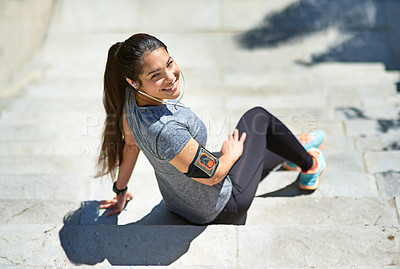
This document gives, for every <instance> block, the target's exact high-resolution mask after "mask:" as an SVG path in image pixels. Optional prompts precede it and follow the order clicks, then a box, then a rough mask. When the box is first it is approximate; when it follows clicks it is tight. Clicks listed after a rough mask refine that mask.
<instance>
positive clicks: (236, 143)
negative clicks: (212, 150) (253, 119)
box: [221, 129, 246, 161]
mask: <svg viewBox="0 0 400 269" xmlns="http://www.w3.org/2000/svg"><path fill="white" fill-rule="evenodd" d="M245 140H246V133H242V135H241V137H240V138H239V130H238V129H235V131H234V132H233V135H229V137H228V139H227V140H225V141H224V143H223V145H222V148H221V155H228V156H230V157H231V158H232V159H233V160H234V161H237V160H238V159H239V158H240V156H242V153H243V144H244V141H245Z"/></svg>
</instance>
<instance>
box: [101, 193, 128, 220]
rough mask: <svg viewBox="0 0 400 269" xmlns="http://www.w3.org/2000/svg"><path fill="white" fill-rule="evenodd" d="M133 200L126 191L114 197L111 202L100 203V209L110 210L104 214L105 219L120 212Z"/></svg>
mask: <svg viewBox="0 0 400 269" xmlns="http://www.w3.org/2000/svg"><path fill="white" fill-rule="evenodd" d="M132 199H133V195H132V193H131V192H130V191H129V190H128V191H126V192H125V193H123V194H120V195H117V196H115V197H114V198H113V199H112V200H103V201H100V207H99V208H100V209H112V210H111V211H110V212H108V213H107V214H106V217H108V216H111V215H114V214H116V213H118V212H121V211H122V210H123V209H124V208H125V205H126V203H127V202H128V201H130V200H132Z"/></svg>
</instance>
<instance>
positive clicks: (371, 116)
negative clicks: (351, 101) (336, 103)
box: [336, 102, 400, 120]
mask: <svg viewBox="0 0 400 269" xmlns="http://www.w3.org/2000/svg"><path fill="white" fill-rule="evenodd" d="M399 115H400V102H399V103H393V104H382V105H379V104H376V105H374V106H370V105H369V106H364V107H362V108H360V107H342V108H336V117H337V119H339V120H360V119H364V120H398V119H399Z"/></svg>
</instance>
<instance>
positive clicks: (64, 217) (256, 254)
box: [0, 0, 400, 268]
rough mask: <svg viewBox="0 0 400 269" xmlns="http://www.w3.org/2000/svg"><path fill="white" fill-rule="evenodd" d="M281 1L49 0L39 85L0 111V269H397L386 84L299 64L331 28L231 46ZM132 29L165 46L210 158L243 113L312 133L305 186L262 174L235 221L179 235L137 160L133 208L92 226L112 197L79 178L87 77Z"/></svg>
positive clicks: (283, 175)
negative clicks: (263, 44) (320, 159)
mask: <svg viewBox="0 0 400 269" xmlns="http://www.w3.org/2000/svg"><path fill="white" fill-rule="evenodd" d="M295 2H296V1H295V0H285V1H255V0H252V1H246V2H244V1H214V0H203V1H198V2H192V1H178V0H172V1H168V2H164V1H157V0H151V1H122V3H123V5H122V4H121V5H120V6H114V5H115V3H114V2H106V1H104V2H102V3H101V4H99V3H98V1H85V2H82V1H59V2H58V6H57V10H56V13H55V16H54V18H53V21H52V24H51V28H50V30H49V33H48V37H47V40H46V42H45V44H44V47H43V48H42V50H41V51H40V52H39V53H38V54H37V56H36V58H35V61H34V63H35V64H37V66H38V68H43V67H45V68H46V71H45V73H44V76H43V78H42V79H41V80H39V81H38V82H37V83H36V84H32V85H29V86H28V87H27V88H25V89H23V92H22V93H21V95H20V96H19V97H18V98H15V99H13V100H7V101H2V103H1V106H2V107H3V109H2V110H1V114H0V128H1V130H2V132H1V133H0V186H1V189H2V190H3V191H2V192H1V194H0V199H1V203H0V208H1V209H2V210H1V211H2V214H1V217H0V249H1V251H0V268H10V267H13V268H14V267H17V268H34V267H36V268H44V267H45V268H65V267H67V268H68V267H75V266H78V265H81V266H83V267H85V266H96V267H109V266H110V265H112V266H122V265H126V266H145V265H166V266H170V267H176V268H181V267H184V268H191V267H196V268H302V267H304V268H310V267H311V268H327V267H336V268H339V267H340V268H353V267H357V268H358V267H363V268H386V267H388V268H389V267H390V268H393V267H395V266H397V267H399V266H400V223H399V221H400V219H399V207H400V168H399V167H400V140H399V134H400V118H399V115H400V96H399V95H398V93H397V92H396V88H395V83H396V81H397V80H398V78H399V73H398V72H395V71H391V72H388V71H386V70H385V68H384V65H382V64H380V63H332V62H331V63H323V64H319V65H305V64H299V63H304V62H309V61H311V60H312V59H313V55H314V54H315V53H321V52H324V51H327V50H329V47H330V46H331V44H334V43H335V42H338V40H339V41H340V39H341V38H342V35H341V34H340V32H339V30H337V29H335V28H334V27H333V28H327V29H323V30H321V31H317V32H313V33H312V34H310V35H307V36H303V37H302V38H300V39H296V40H295V41H292V42H289V43H283V44H280V45H279V46H274V47H269V48H262V49H257V50H248V49H245V48H243V47H241V46H240V44H239V42H238V36H240V35H241V34H242V33H244V32H245V31H247V30H248V29H251V28H252V27H253V26H254V25H256V24H257V23H259V22H261V21H262V20H263V19H264V18H265V16H267V15H268V14H274V13H275V12H279V11H280V10H282V9H284V8H285V7H287V6H288V5H290V4H292V3H295ZM111 3H112V4H111ZM206 7H207V8H206ZM149 18H151V19H149ZM138 31H144V32H149V33H152V34H154V35H156V36H158V37H159V38H160V39H162V40H163V41H164V42H165V43H166V44H167V45H168V46H169V49H170V53H171V54H172V55H173V57H174V58H175V60H176V61H177V63H178V64H179V65H180V67H181V69H182V70H183V72H184V75H185V81H186V82H185V85H186V86H185V89H186V92H185V97H184V99H183V102H184V103H185V104H186V105H188V106H190V107H191V108H192V110H194V111H195V112H196V113H198V114H199V115H200V116H201V117H202V119H203V120H204V122H205V123H206V125H207V127H208V131H209V136H210V138H209V142H208V148H209V149H211V150H219V148H220V146H221V143H222V141H223V140H224V139H225V137H226V135H227V134H228V133H230V132H231V131H232V129H233V128H234V126H235V123H236V122H237V120H238V119H239V117H240V115H241V114H243V113H244V112H245V111H246V110H247V109H249V108H251V107H253V106H256V105H259V106H263V107H265V108H267V109H268V110H270V111H271V112H273V113H275V114H276V115H277V116H279V117H280V118H281V120H282V121H284V122H285V123H286V124H288V125H289V126H290V128H291V129H292V130H293V132H294V133H296V134H299V133H301V132H303V131H312V130H315V129H317V128H318V129H323V130H325V131H326V132H327V134H328V143H327V145H326V147H325V148H324V153H325V155H326V158H327V162H328V168H327V170H326V172H325V174H324V176H323V177H322V181H321V185H320V188H319V189H318V190H317V191H315V192H314V193H305V192H301V191H300V190H299V189H298V187H297V176H298V174H297V173H294V172H285V171H276V172H273V173H271V174H270V175H269V176H268V177H267V178H266V179H265V180H264V181H263V182H262V183H261V185H260V188H259V190H258V193H257V195H258V197H257V198H256V199H255V201H254V203H253V205H252V207H251V209H250V211H249V215H248V219H247V223H246V225H244V226H231V225H214V226H208V227H201V226H191V225H187V224H186V223H185V222H184V221H183V220H182V219H180V218H178V217H176V216H174V215H172V214H170V213H168V212H167V211H165V209H164V208H163V206H162V204H161V203H160V201H161V196H160V193H159V191H158V188H157V183H156V181H155V178H154V176H153V172H152V169H151V167H150V165H149V163H148V162H147V161H146V159H145V158H144V156H140V159H139V161H138V164H137V168H136V169H135V172H134V174H133V178H132V181H131V183H130V185H129V187H130V189H131V190H132V191H133V193H134V195H135V199H134V200H133V201H132V202H130V203H129V205H128V206H127V208H126V210H125V211H124V212H122V213H121V214H120V215H119V216H118V217H110V218H105V217H104V216H103V213H104V212H102V211H99V210H98V209H97V204H98V202H97V201H98V200H100V199H105V198H110V197H112V192H111V182H110V180H109V179H106V178H105V179H102V180H101V179H93V178H92V175H93V174H94V171H95V170H94V168H95V166H94V161H95V159H96V156H97V150H98V147H99V143H100V140H99V137H100V134H101V131H102V127H103V126H102V123H103V121H104V112H103V108H102V104H101V98H102V89H101V80H102V78H101V77H102V72H103V70H104V64H105V59H106V53H107V49H108V47H109V46H110V45H111V44H113V43H115V42H116V41H120V40H124V39H126V38H127V37H129V36H130V35H131V34H132V33H135V32H138ZM204 111H206V112H204Z"/></svg>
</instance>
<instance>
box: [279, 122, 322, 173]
mask: <svg viewBox="0 0 400 269" xmlns="http://www.w3.org/2000/svg"><path fill="white" fill-rule="evenodd" d="M298 140H299V142H300V144H302V145H303V147H304V148H305V149H306V151H308V150H309V149H310V148H319V149H322V148H323V147H324V146H325V143H326V134H325V132H324V131H322V130H317V131H315V132H313V133H303V134H301V135H300V136H299V137H298ZM282 167H283V168H284V169H285V170H290V171H296V170H300V167H298V166H297V164H294V163H292V162H289V161H287V162H284V163H283V165H282Z"/></svg>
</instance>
